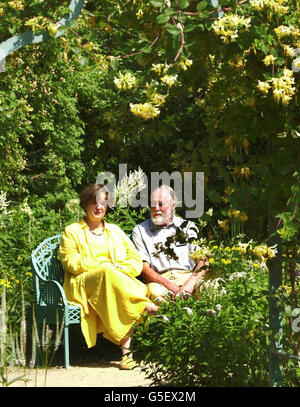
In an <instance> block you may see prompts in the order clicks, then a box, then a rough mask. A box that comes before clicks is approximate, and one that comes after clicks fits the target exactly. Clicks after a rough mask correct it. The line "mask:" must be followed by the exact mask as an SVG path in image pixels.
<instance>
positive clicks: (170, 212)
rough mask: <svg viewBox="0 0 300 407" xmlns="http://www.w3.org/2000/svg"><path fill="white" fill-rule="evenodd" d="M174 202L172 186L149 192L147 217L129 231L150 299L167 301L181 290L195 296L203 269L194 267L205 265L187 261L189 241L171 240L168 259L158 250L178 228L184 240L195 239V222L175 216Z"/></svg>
mask: <svg viewBox="0 0 300 407" xmlns="http://www.w3.org/2000/svg"><path fill="white" fill-rule="evenodd" d="M176 201H177V200H176V196H175V193H174V190H173V189H172V188H170V187H168V186H166V185H162V186H161V187H159V188H157V189H156V190H154V191H153V193H152V194H151V218H150V219H148V220H146V221H145V222H143V223H141V224H139V225H137V226H135V228H134V229H133V231H132V240H133V242H134V244H135V246H136V248H137V250H138V252H139V253H140V255H141V257H142V260H143V271H142V277H143V278H144V279H145V280H146V282H147V283H148V290H149V291H148V293H149V294H150V299H151V300H152V301H154V302H160V301H163V300H167V299H168V297H169V295H170V293H172V294H173V295H174V296H176V295H177V294H181V292H182V293H183V292H184V293H187V294H194V295H195V296H197V295H199V291H200V286H201V283H202V282H203V276H204V274H205V272H206V270H205V268H204V269H203V270H202V271H198V270H199V269H200V268H201V267H202V266H203V265H205V266H208V261H205V262H203V261H200V262H198V263H197V264H195V263H194V261H193V260H191V258H190V253H191V252H192V251H193V250H194V248H195V246H194V245H193V244H192V243H186V242H184V243H181V242H179V241H175V242H172V243H171V245H170V248H171V250H173V251H174V253H175V256H173V257H172V258H170V256H168V255H167V254H166V253H165V252H164V251H159V249H158V246H160V245H162V246H164V245H165V243H166V241H167V238H169V237H171V236H173V235H175V233H176V231H178V229H179V230H181V231H182V232H183V233H184V234H185V235H186V237H187V238H188V239H190V238H195V239H197V228H196V225H195V224H194V223H193V222H191V221H188V222H187V221H186V220H184V219H181V218H179V217H178V216H176V215H175V207H176ZM183 224H184V227H183V228H181V225H183ZM155 246H156V247H155ZM174 257H175V258H174Z"/></svg>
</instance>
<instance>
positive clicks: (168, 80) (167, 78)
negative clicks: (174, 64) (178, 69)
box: [160, 75, 178, 87]
mask: <svg viewBox="0 0 300 407" xmlns="http://www.w3.org/2000/svg"><path fill="white" fill-rule="evenodd" d="M177 76H178V75H164V76H163V77H162V78H160V80H161V81H162V82H163V83H165V84H166V85H168V86H169V87H171V86H173V85H174V83H175V82H176V80H177Z"/></svg>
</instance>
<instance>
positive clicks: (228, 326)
mask: <svg viewBox="0 0 300 407" xmlns="http://www.w3.org/2000/svg"><path fill="white" fill-rule="evenodd" d="M238 247H239V248H240V250H238V249H237V248H238ZM207 249H209V250H208V251H206V254H207V253H208V252H209V254H210V256H211V257H212V258H214V259H215V262H213V264H212V266H211V267H210V270H209V271H208V272H207V273H206V278H205V281H204V283H203V285H202V287H203V288H202V290H201V294H200V296H199V298H198V299H196V298H194V297H188V298H186V297H185V298H179V297H175V298H171V297H170V301H169V302H164V303H162V304H161V305H160V308H159V315H155V316H151V317H150V318H149V317H147V316H145V317H144V318H143V321H141V322H139V323H137V324H136V325H135V327H134V333H133V352H134V357H135V358H136V360H137V361H138V362H143V365H144V367H143V369H144V371H145V373H146V376H147V377H148V378H150V379H151V380H152V382H153V384H155V385H164V384H167V385H171V386H268V385H270V384H271V383H270V376H269V349H270V348H269V345H270V335H271V331H270V329H269V309H268V299H269V289H268V269H267V267H266V264H265V262H263V261H261V258H260V259H259V256H263V255H266V256H267V251H266V246H264V245H260V246H257V245H254V243H253V242H252V243H251V244H250V243H248V244H240V245H239V246H238V245H234V246H232V247H229V246H226V247H224V246H222V245H220V246H217V245H215V244H214V243H212V244H211V245H210V247H207ZM271 250H272V249H271ZM204 251H205V250H204ZM243 251H244V253H243ZM221 254H222V255H221ZM273 254H274V252H273V253H272V252H269V255H270V256H272V255H273ZM198 255H199V252H198ZM252 256H255V257H256V260H254V258H253V257H252ZM218 262H219V263H220V264H223V268H222V269H220V267H215V266H216V265H217V264H218ZM290 363H291V362H290ZM293 363H294V362H293ZM298 370H299V369H298ZM295 377H296V376H293V375H292V376H290V377H287V378H286V379H285V383H288V385H291V384H294V385H295V381H296V379H295Z"/></svg>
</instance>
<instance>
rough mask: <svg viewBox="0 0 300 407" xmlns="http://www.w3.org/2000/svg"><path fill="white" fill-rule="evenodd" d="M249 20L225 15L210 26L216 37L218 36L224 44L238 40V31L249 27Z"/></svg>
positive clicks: (233, 15) (234, 15)
mask: <svg viewBox="0 0 300 407" xmlns="http://www.w3.org/2000/svg"><path fill="white" fill-rule="evenodd" d="M250 23H251V18H250V17H249V18H245V17H243V16H239V15H237V14H226V15H225V16H224V17H221V18H218V19H217V20H215V22H214V23H213V25H212V28H213V30H214V32H215V34H216V35H219V36H220V37H221V39H222V41H223V42H224V43H226V44H228V43H229V42H234V41H235V40H236V39H237V38H238V31H239V30H240V29H242V28H244V29H247V28H249V27H250Z"/></svg>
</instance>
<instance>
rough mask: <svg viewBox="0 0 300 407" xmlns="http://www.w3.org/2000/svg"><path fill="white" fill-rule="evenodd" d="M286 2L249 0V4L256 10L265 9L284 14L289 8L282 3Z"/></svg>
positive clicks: (282, 0)
mask: <svg viewBox="0 0 300 407" xmlns="http://www.w3.org/2000/svg"><path fill="white" fill-rule="evenodd" d="M287 2H288V0H251V1H250V4H251V6H252V7H253V8H254V9H255V10H257V11H262V10H263V9H266V10H267V11H269V12H270V13H278V14H286V13H287V12H288V10H289V8H288V6H284V4H285V3H287Z"/></svg>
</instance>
